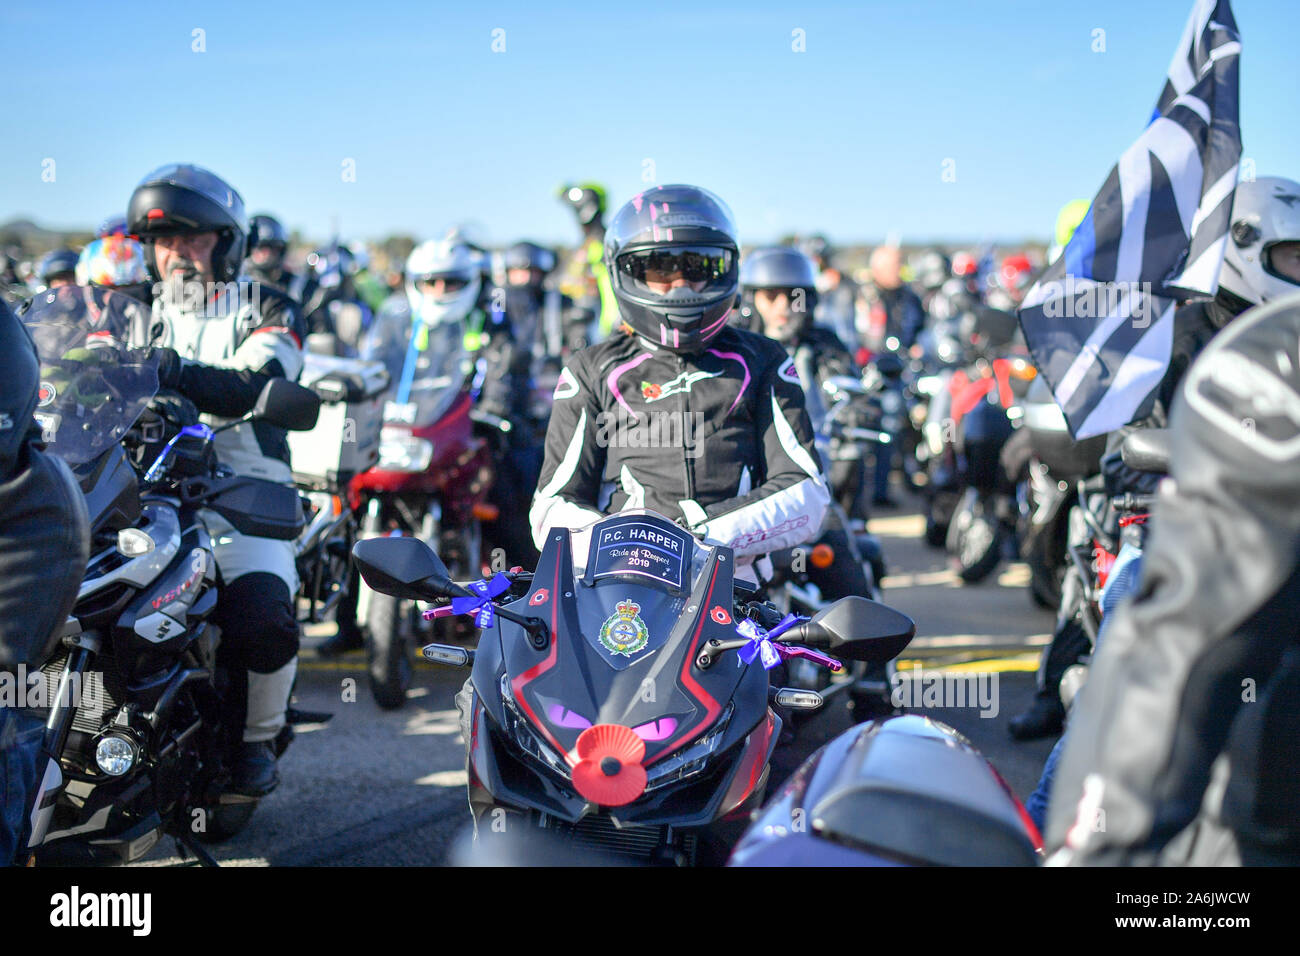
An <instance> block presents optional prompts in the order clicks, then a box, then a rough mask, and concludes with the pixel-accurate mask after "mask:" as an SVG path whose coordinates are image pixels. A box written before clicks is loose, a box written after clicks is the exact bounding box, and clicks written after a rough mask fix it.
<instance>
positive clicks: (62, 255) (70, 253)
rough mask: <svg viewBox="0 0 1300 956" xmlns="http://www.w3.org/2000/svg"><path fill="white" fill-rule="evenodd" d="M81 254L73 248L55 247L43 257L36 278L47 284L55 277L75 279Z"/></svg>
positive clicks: (37, 267)
mask: <svg viewBox="0 0 1300 956" xmlns="http://www.w3.org/2000/svg"><path fill="white" fill-rule="evenodd" d="M78 258H79V254H78V253H77V252H75V251H74V250H72V249H55V250H54V251H52V252H47V253H46V254H45V255H44V256H42V257H41V261H40V263H39V264H38V265H37V266H36V278H38V279H40V280H41V281H42V282H43V283H45V284H46V285H49V284H50V283H51V282H52V281H54V280H55V279H68V280H73V279H75V276H76V272H77V259H78Z"/></svg>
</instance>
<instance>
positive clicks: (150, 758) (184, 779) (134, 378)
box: [23, 286, 319, 865]
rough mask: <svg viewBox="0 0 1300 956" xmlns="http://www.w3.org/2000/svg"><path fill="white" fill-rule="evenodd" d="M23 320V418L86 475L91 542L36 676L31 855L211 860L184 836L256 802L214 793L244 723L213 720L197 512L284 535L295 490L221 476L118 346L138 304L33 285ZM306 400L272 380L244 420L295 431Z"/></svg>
mask: <svg viewBox="0 0 1300 956" xmlns="http://www.w3.org/2000/svg"><path fill="white" fill-rule="evenodd" d="M23 322H24V324H25V325H26V326H27V328H28V329H29V331H30V332H31V335H32V338H33V340H34V341H35V343H36V347H37V351H38V353H39V356H40V362H41V378H42V382H41V397H40V403H39V407H38V409H37V412H36V418H37V421H38V422H39V423H40V424H41V426H42V428H43V429H44V431H45V436H46V441H47V442H48V443H49V450H50V452H51V453H53V454H55V455H58V456H59V457H60V458H62V459H63V460H64V461H65V462H66V463H67V464H68V465H69V466H70V467H71V469H72V470H73V473H74V474H75V475H76V477H77V480H78V482H79V483H80V485H81V489H82V492H83V493H84V495H85V499H86V506H87V511H88V512H89V515H90V520H91V536H92V538H91V558H90V561H89V563H88V565H87V568H86V572H85V576H84V580H83V582H82V584H81V587H80V589H79V592H78V597H77V601H76V605H75V606H74V608H73V611H72V614H71V615H70V616H69V618H68V620H67V622H66V623H65V625H64V627H63V630H62V633H61V635H60V641H59V646H58V649H57V650H56V652H55V654H54V656H53V657H52V658H51V659H50V660H49V661H47V662H46V663H45V664H44V666H43V667H42V669H41V673H40V679H41V687H42V689H43V691H44V694H45V700H46V702H47V703H48V704H49V706H48V708H38V709H42V710H44V709H47V710H48V719H47V722H46V732H45V740H44V747H43V752H44V754H45V756H46V763H45V767H44V773H43V777H42V780H41V783H40V787H39V789H38V792H37V794H36V796H35V799H34V800H33V803H32V808H31V837H30V840H29V843H28V849H29V851H30V852H31V853H33V854H35V858H36V861H37V862H39V863H56V862H74V863H87V862H94V861H98V860H111V859H116V860H119V861H122V862H129V861H131V860H136V859H139V858H140V857H141V856H143V855H144V854H145V853H147V852H148V851H149V850H150V848H152V847H153V846H154V844H155V843H156V842H157V841H158V840H159V839H160V838H161V837H162V836H163V835H164V834H167V835H171V836H173V837H175V838H176V840H177V841H178V843H179V844H180V845H181V846H182V847H184V848H185V849H186V850H188V851H189V852H191V853H192V854H193V855H194V856H196V857H197V858H198V859H199V860H200V861H202V862H204V863H207V864H213V865H215V864H214V861H213V860H212V858H211V856H210V855H209V854H207V853H206V851H204V850H203V849H202V847H200V846H199V845H198V843H197V842H196V840H203V839H221V838H223V837H227V836H230V835H232V834H233V833H235V832H237V831H238V830H239V829H241V828H242V827H243V826H244V825H246V824H247V822H248V819H249V817H250V816H251V815H252V812H253V809H254V808H255V807H256V804H257V801H256V799H254V798H248V797H242V796H239V795H234V794H226V793H223V788H224V785H225V783H226V782H227V781H228V779H229V770H228V767H227V758H228V754H230V753H233V750H234V748H235V747H236V746H237V744H238V740H239V738H240V736H241V732H242V730H243V728H242V721H240V723H241V726H239V727H229V726H223V725H222V716H221V707H220V698H221V689H222V686H223V684H224V683H225V681H226V675H225V674H224V673H223V671H222V670H221V669H220V668H219V667H218V666H217V664H216V650H217V646H218V644H219V641H220V635H219V633H218V629H217V628H216V627H215V626H214V625H212V624H211V623H210V622H209V620H208V619H209V617H210V615H211V614H212V612H213V610H214V609H215V607H216V604H217V567H216V563H215V561H214V557H213V550H212V542H211V538H210V536H209V533H208V531H207V529H206V527H205V525H204V520H203V514H202V510H203V509H211V510H212V511H214V512H216V513H217V514H219V515H221V516H222V517H223V518H225V519H226V520H227V521H229V522H230V523H231V524H232V525H233V526H234V527H235V528H236V529H238V530H240V531H242V532H244V533H246V534H253V535H259V536H263V537H275V538H281V539H292V538H293V537H295V536H296V535H297V534H298V532H299V530H300V529H301V527H302V511H301V508H300V507H299V503H298V495H297V492H296V491H295V490H294V489H293V488H291V487H288V486H286V485H279V484H275V483H273V482H269V481H263V480H259V479H255V478H247V477H237V476H234V475H233V474H232V473H231V472H230V471H229V469H226V468H223V467H222V466H221V465H220V464H219V463H218V462H217V460H216V457H215V453H214V450H213V437H214V435H215V434H216V432H214V430H213V429H211V428H209V427H208V426H206V425H203V424H200V423H199V422H198V416H197V413H195V411H194V409H193V405H191V404H189V403H188V402H186V401H184V400H176V399H171V400H168V399H166V398H164V397H163V396H156V393H157V391H158V373H157V368H156V365H155V364H154V363H153V362H152V361H151V360H149V359H146V358H143V357H142V356H143V354H144V353H141V352H139V351H132V350H129V349H128V348H127V344H128V343H130V342H143V341H148V336H147V335H145V334H144V332H145V330H147V329H148V324H149V314H148V312H147V311H146V310H145V309H143V308H142V307H141V306H140V305H139V303H137V302H136V301H135V300H133V299H130V298H128V297H126V296H123V295H120V294H115V293H112V292H109V291H107V290H105V289H93V288H83V287H75V286H70V287H64V288H60V289H57V290H53V291H51V292H47V293H44V294H42V295H40V296H38V297H37V299H36V300H35V302H34V303H33V304H32V307H31V308H30V309H29V310H28V311H27V312H26V314H25V315H24V316H23ZM318 410H319V403H318V400H317V399H316V396H315V395H313V394H312V393H310V392H308V391H307V390H305V389H302V388H299V387H298V386H297V385H294V384H293V383H291V382H287V381H285V380H283V379H276V380H273V381H272V382H271V383H269V384H268V385H267V387H266V389H265V390H264V391H263V392H262V395H261V397H260V398H259V400H258V403H257V406H256V407H255V408H254V409H253V411H252V412H250V413H249V414H248V415H246V416H244V418H243V419H241V421H255V420H260V421H265V422H268V423H270V424H273V425H276V426H278V427H281V428H286V429H299V430H305V429H309V428H311V427H312V426H313V425H314V424H315V420H316V415H317V412H318ZM233 424H238V422H235V423H232V425H233ZM225 427H232V426H231V425H228V426H223V429H224V428H225ZM219 430H221V429H219ZM219 430H218V431H219ZM291 734H292V732H291V731H290V730H288V728H286V730H285V731H284V732H283V733H282V734H281V737H280V738H279V739H277V741H276V750H277V753H282V752H283V750H284V748H285V747H286V746H287V745H288V742H289V739H290V738H291ZM182 852H184V850H183V851H182Z"/></svg>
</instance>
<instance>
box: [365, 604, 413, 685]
mask: <svg viewBox="0 0 1300 956" xmlns="http://www.w3.org/2000/svg"><path fill="white" fill-rule="evenodd" d="M407 614H408V610H407V602H404V601H401V600H399V599H398V598H395V597H393V596H392V595H390V594H380V593H378V592H375V593H373V594H372V595H371V596H370V606H369V608H368V610H367V612H366V628H365V642H366V671H367V673H368V675H369V677H370V693H371V695H372V696H373V697H374V698H375V703H376V704H378V705H379V706H380V707H382V708H383V709H384V710H397V709H398V708H399V707H401V706H402V705H403V704H405V703H406V693H407V691H409V690H410V689H411V677H412V673H413V670H414V669H413V668H412V666H411V656H410V654H409V652H408V650H407V646H406V626H405V623H406V616H407Z"/></svg>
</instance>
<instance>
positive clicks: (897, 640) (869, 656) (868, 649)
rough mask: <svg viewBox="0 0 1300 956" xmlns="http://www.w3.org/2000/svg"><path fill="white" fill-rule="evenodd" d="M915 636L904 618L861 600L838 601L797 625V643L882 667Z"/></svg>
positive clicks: (890, 608)
mask: <svg viewBox="0 0 1300 956" xmlns="http://www.w3.org/2000/svg"><path fill="white" fill-rule="evenodd" d="M915 635H916V624H915V622H913V620H912V619H911V618H910V617H908V616H907V615H906V614H903V613H901V612H899V611H895V610H894V609H893V608H892V607H886V606H885V605H883V604H880V603H878V602H876V601H869V600H867V599H866V598H864V597H857V596H854V597H846V598H841V599H840V600H838V601H836V602H835V603H834V604H831V605H829V606H828V607H824V608H822V609H821V610H820V611H818V612H817V613H816V614H814V615H813V616H812V619H811V620H809V621H807V622H805V623H804V624H802V625H800V627H799V637H798V640H799V642H800V643H802V644H807V645H808V646H809V647H818V648H825V649H826V650H828V651H829V652H830V653H832V654H834V655H835V656H837V657H844V658H847V659H848V660H852V661H865V662H866V663H868V664H883V663H885V662H886V661H891V660H893V659H894V658H895V657H897V656H898V655H899V654H901V653H902V652H903V649H904V648H905V647H907V645H908V644H910V643H911V642H912V638H913V637H914V636H915Z"/></svg>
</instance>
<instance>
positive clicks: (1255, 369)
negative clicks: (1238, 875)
mask: <svg viewBox="0 0 1300 956" xmlns="http://www.w3.org/2000/svg"><path fill="white" fill-rule="evenodd" d="M1261 182H1262V181H1261ZM1245 185H1247V184H1245V183H1243V184H1242V186H1245ZM1295 187H1296V184H1294V183H1290V184H1286V183H1285V181H1279V180H1273V181H1272V182H1271V183H1266V184H1264V185H1263V186H1261V187H1260V188H1259V189H1258V190H1251V191H1250V192H1251V193H1256V194H1262V195H1263V196H1264V197H1265V199H1266V202H1265V203H1264V204H1262V205H1260V206H1255V205H1254V202H1253V197H1252V196H1250V195H1246V196H1243V195H1242V194H1241V193H1240V190H1241V187H1240V186H1239V187H1238V190H1239V194H1238V199H1237V202H1236V203H1235V204H1234V208H1233V216H1232V218H1233V227H1232V231H1231V239H1230V240H1229V242H1230V245H1229V252H1228V257H1229V258H1228V259H1227V260H1225V263H1224V271H1223V274H1222V278H1221V280H1220V281H1221V283H1229V284H1231V288H1232V291H1233V294H1236V295H1240V294H1241V292H1242V291H1244V290H1246V289H1247V287H1246V286H1245V285H1243V284H1242V281H1241V280H1242V279H1244V278H1245V279H1249V280H1250V281H1251V282H1252V285H1253V284H1256V283H1257V284H1258V285H1257V286H1256V289H1257V294H1258V295H1259V298H1260V300H1261V301H1264V302H1268V303H1270V304H1268V305H1264V306H1262V307H1260V308H1257V309H1252V310H1250V311H1249V312H1247V313H1246V314H1245V315H1243V316H1241V318H1239V319H1237V320H1236V321H1235V322H1233V324H1232V325H1231V327H1229V328H1228V329H1227V330H1226V331H1224V332H1223V333H1222V334H1221V335H1218V336H1216V337H1215V339H1214V341H1213V342H1211V343H1210V344H1209V346H1208V347H1207V348H1206V349H1205V351H1204V352H1203V353H1202V355H1201V357H1200V358H1198V359H1197V360H1196V362H1195V363H1194V364H1193V365H1192V366H1191V368H1190V369H1189V370H1188V373H1187V375H1186V376H1185V378H1184V380H1183V383H1182V385H1181V387H1180V389H1179V393H1178V397H1177V399H1176V401H1175V402H1174V407H1173V414H1172V416H1171V428H1170V436H1169V438H1170V472H1171V478H1172V481H1171V482H1169V483H1168V484H1165V485H1162V486H1161V490H1160V492H1159V499H1158V501H1157V503H1156V506H1155V514H1154V523H1153V527H1152V530H1151V533H1150V537H1149V538H1148V540H1147V542H1146V546H1145V548H1144V551H1143V556H1142V572H1141V578H1140V581H1139V583H1138V587H1137V591H1136V593H1134V594H1132V595H1131V596H1130V598H1129V600H1128V601H1127V602H1125V603H1121V604H1120V605H1119V607H1118V608H1117V609H1116V610H1115V611H1114V613H1113V616H1111V618H1110V619H1109V620H1108V622H1107V624H1106V629H1105V636H1104V639H1103V640H1102V641H1101V643H1100V646H1099V648H1098V650H1097V653H1096V654H1095V655H1094V657H1093V661H1092V672H1091V674H1090V675H1089V680H1088V683H1087V684H1086V685H1085V686H1084V688H1083V690H1082V692H1081V696H1080V698H1079V700H1078V702H1077V703H1076V705H1075V706H1076V708H1077V709H1076V710H1075V711H1074V713H1073V715H1072V717H1071V723H1070V729H1069V731H1068V732H1067V734H1066V736H1065V737H1064V738H1062V740H1063V741H1064V742H1065V746H1064V753H1063V755H1062V756H1061V759H1060V769H1059V773H1058V776H1057V779H1056V781H1055V786H1054V788H1053V790H1052V802H1051V806H1050V808H1049V813H1050V817H1049V826H1048V829H1047V833H1046V836H1047V841H1046V842H1047V846H1048V848H1049V849H1053V848H1061V852H1059V853H1057V854H1056V855H1055V856H1054V857H1053V861H1052V862H1054V863H1074V864H1092V865H1102V866H1115V865H1121V864H1129V865H1151V864H1164V865H1189V864H1190V865H1201V866H1204V865H1220V866H1221V865H1234V864H1236V865H1242V864H1244V865H1248V866H1249V865H1273V866H1277V865H1282V866H1295V865H1296V864H1297V863H1300V757H1298V754H1300V751H1297V749H1296V745H1295V744H1296V737H1297V734H1300V629H1297V625H1296V622H1297V620H1300V510H1297V509H1296V506H1295V501H1296V487H1297V485H1300V417H1298V416H1297V415H1296V413H1295V409H1296V408H1297V406H1300V365H1298V364H1297V362H1296V359H1295V354H1296V342H1297V341H1298V340H1300V229H1295V227H1296V226H1300V221H1298V220H1297V216H1296V213H1295V212H1292V213H1291V214H1290V216H1289V217H1284V216H1283V213H1284V210H1283V209H1282V208H1281V207H1282V206H1283V205H1285V197H1290V199H1291V200H1292V203H1293V204H1294V203H1295V201H1296V200H1300V189H1297V188H1295ZM1242 200H1248V203H1247V204H1243V202H1242ZM1243 205H1245V208H1243ZM1257 214H1258V215H1257ZM1284 218H1289V225H1290V226H1291V228H1290V229H1287V230H1286V232H1282V231H1281V230H1280V229H1279V227H1280V226H1282V225H1284V224H1286V223H1284V222H1282V221H1279V220H1282V219H1284ZM1241 222H1246V223H1248V224H1249V223H1252V222H1253V223H1254V225H1255V226H1256V227H1257V228H1258V229H1259V235H1255V234H1252V233H1250V232H1249V231H1248V230H1246V229H1238V228H1237V225H1236V224H1237V223H1241ZM1234 246H1235V249H1234ZM1288 288H1289V289H1293V290H1297V291H1296V292H1294V293H1293V294H1291V295H1285V296H1279V293H1281V292H1282V291H1283V290H1285V289H1288Z"/></svg>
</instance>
